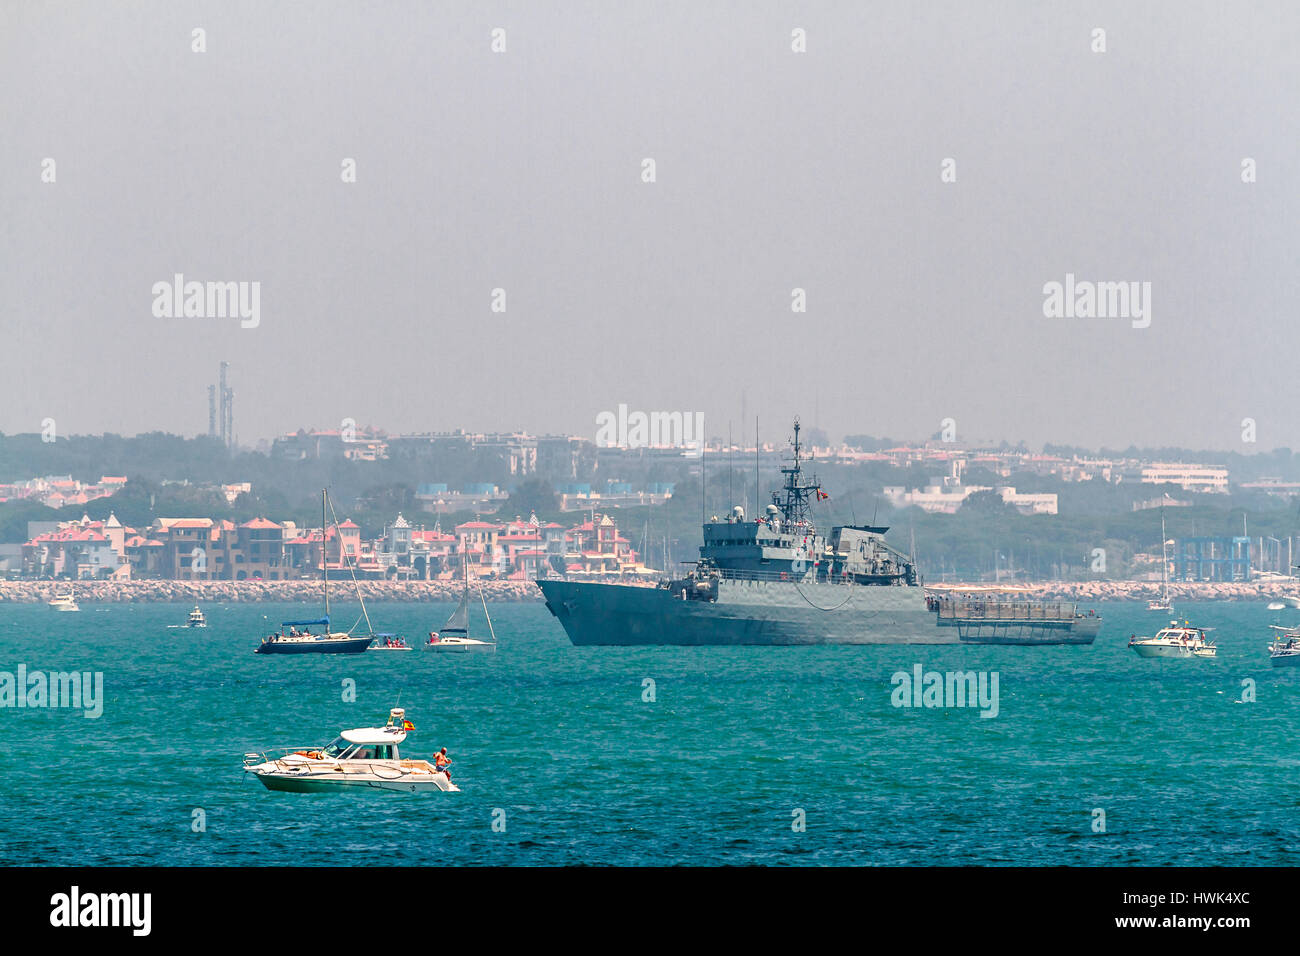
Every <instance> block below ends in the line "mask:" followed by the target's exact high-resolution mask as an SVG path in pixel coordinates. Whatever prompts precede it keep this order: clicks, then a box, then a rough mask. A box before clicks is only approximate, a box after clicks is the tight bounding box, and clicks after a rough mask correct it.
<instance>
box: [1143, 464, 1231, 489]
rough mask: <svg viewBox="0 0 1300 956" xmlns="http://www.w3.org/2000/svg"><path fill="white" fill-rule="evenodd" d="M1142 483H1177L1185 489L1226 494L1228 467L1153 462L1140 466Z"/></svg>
mask: <svg viewBox="0 0 1300 956" xmlns="http://www.w3.org/2000/svg"><path fill="white" fill-rule="evenodd" d="M1141 481H1142V483H1143V484H1144V485H1165V484H1171V485H1178V486H1179V487H1181V488H1183V489H1185V490H1187V491H1205V492H1213V493H1219V494H1226V493H1227V491H1228V469H1226V468H1212V467H1210V466H1209V465H1185V464H1182V463H1181V462H1153V463H1152V464H1150V465H1143V466H1142V477H1141Z"/></svg>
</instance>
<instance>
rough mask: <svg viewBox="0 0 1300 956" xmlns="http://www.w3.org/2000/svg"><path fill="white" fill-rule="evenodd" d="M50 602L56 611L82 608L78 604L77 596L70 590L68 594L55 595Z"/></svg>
mask: <svg viewBox="0 0 1300 956" xmlns="http://www.w3.org/2000/svg"><path fill="white" fill-rule="evenodd" d="M48 603H49V606H50V608H51V609H52V610H55V611H80V610H81V608H80V607H79V606H78V605H77V601H76V598H74V597H73V596H72V592H71V591H69V592H68V593H67V594H56V595H54V598H53V600H51V601H49V602H48Z"/></svg>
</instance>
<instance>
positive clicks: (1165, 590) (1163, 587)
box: [1147, 501, 1174, 613]
mask: <svg viewBox="0 0 1300 956" xmlns="http://www.w3.org/2000/svg"><path fill="white" fill-rule="evenodd" d="M1168 544H1169V542H1168V540H1167V539H1166V538H1165V505H1164V502H1163V501H1162V502H1161V503H1160V600H1159V601H1147V610H1148V611H1164V612H1166V613H1172V611H1173V609H1174V606H1173V605H1172V604H1170V603H1169V551H1168Z"/></svg>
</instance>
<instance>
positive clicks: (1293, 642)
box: [1268, 624, 1300, 667]
mask: <svg viewBox="0 0 1300 956" xmlns="http://www.w3.org/2000/svg"><path fill="white" fill-rule="evenodd" d="M1269 627H1271V628H1273V630H1275V631H1277V633H1276V634H1274V635H1273V643H1272V644H1270V645H1268V662H1269V663H1270V664H1272V665H1273V666H1274V667H1300V627H1280V626H1279V625H1277V624H1270V625H1269Z"/></svg>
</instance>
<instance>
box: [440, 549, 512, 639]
mask: <svg viewBox="0 0 1300 956" xmlns="http://www.w3.org/2000/svg"><path fill="white" fill-rule="evenodd" d="M464 565H465V588H464V590H463V591H461V594H460V603H459V604H458V605H456V610H454V611H452V612H451V617H449V618H447V623H446V624H444V625H443V626H442V630H440V631H430V632H429V640H428V642H427V643H426V644H425V645H424V646H425V647H426V648H427V649H428V650H431V651H442V652H444V653H452V654H455V653H461V654H464V653H468V652H470V651H495V650H496V649H497V635H496V630H495V628H493V627H492V615H490V614H488V609H487V600H486V599H485V598H484V597H483V589H482V588H479V592H478V596H479V600H480V601H482V602H483V614H484V615H485V616H486V617H487V622H488V630H489V632H491V634H492V640H491V641H479V640H475V639H474V638H472V637H470V636H469V557H468V556H465V559H464Z"/></svg>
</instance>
